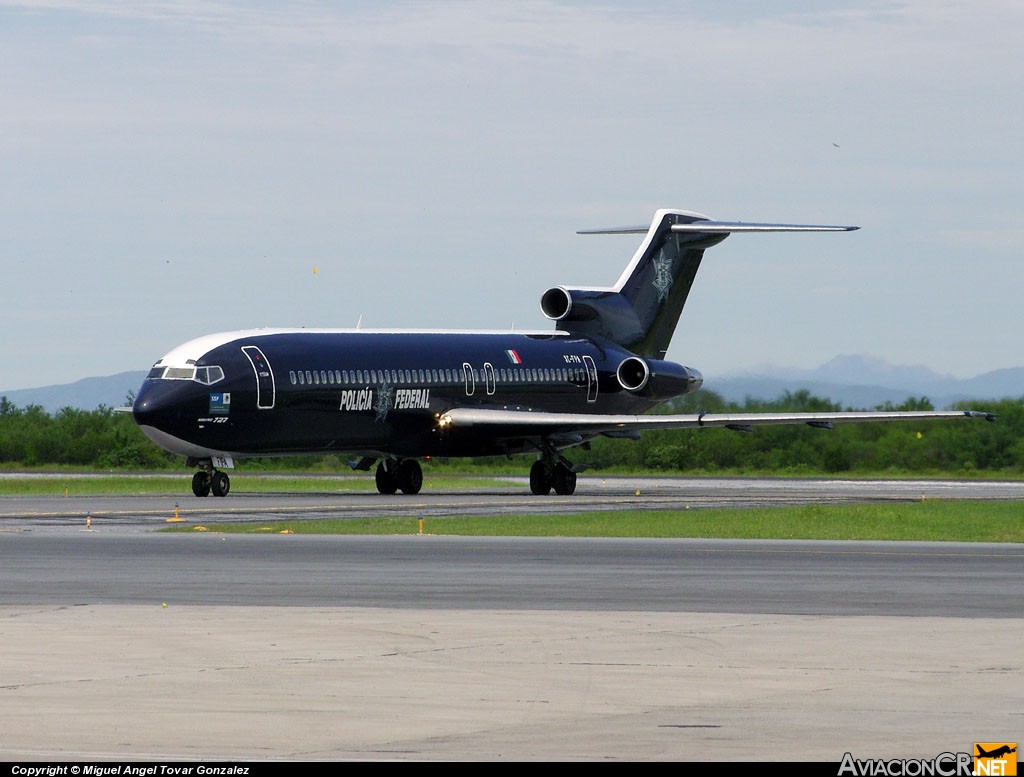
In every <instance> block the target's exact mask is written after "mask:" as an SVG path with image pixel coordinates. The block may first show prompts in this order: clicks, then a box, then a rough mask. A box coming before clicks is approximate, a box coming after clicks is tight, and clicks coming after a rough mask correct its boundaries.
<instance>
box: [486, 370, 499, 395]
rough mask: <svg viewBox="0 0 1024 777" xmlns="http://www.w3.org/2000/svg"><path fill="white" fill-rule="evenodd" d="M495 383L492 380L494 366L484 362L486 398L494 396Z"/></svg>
mask: <svg viewBox="0 0 1024 777" xmlns="http://www.w3.org/2000/svg"><path fill="white" fill-rule="evenodd" d="M496 383H497V382H496V381H495V379H494V365H493V364H491V363H490V362H484V386H486V387H487V396H489V397H491V396H494V389H495V388H496Z"/></svg>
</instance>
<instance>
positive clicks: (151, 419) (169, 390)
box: [132, 380, 188, 428]
mask: <svg viewBox="0 0 1024 777" xmlns="http://www.w3.org/2000/svg"><path fill="white" fill-rule="evenodd" d="M187 388H188V384H187V382H185V381H155V380H147V381H146V382H145V383H143V384H142V387H141V388H140V389H139V393H138V394H136V395H135V402H134V404H133V405H132V416H133V417H134V418H135V423H137V424H138V425H139V426H155V427H157V428H160V427H162V426H163V425H164V424H166V423H167V422H168V421H171V420H173V419H174V418H175V417H176V416H177V415H178V411H179V410H180V409H181V404H182V401H183V400H184V399H185V397H184V396H183V395H182V392H183V390H186V389H187Z"/></svg>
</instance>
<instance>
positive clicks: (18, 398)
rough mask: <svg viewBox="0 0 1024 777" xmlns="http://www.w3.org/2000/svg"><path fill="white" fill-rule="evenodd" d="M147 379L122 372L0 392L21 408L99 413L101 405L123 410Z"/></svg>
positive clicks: (141, 374) (141, 375)
mask: <svg viewBox="0 0 1024 777" xmlns="http://www.w3.org/2000/svg"><path fill="white" fill-rule="evenodd" d="M145 377H146V373H145V372H121V373H118V374H117V375H108V376H107V377H105V378H83V379H82V380H79V381H75V382H74V383H65V384H63V385H60V386H43V387H41V388H30V389H17V390H16V391H0V396H5V397H7V399H8V401H10V402H11V404H13V405H15V406H17V407H27V406H29V405H39V406H41V407H42V408H43V409H44V410H46V412H48V413H55V412H57V411H58V410H60V409H61V408H62V407H74V408H78V409H80V410H95V409H96V408H98V407H99V406H100V405H106V406H107V407H119V406H121V405H124V404H126V403H127V401H128V394H129V393H131V394H133V395H134V394H135V393H136V392H137V391H138V390H139V386H141V385H142V381H143V379H144V378H145Z"/></svg>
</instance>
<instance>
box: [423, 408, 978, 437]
mask: <svg viewBox="0 0 1024 777" xmlns="http://www.w3.org/2000/svg"><path fill="white" fill-rule="evenodd" d="M942 418H946V419H949V418H984V419H985V420H986V421H995V420H996V416H995V415H993V414H992V413H986V412H984V411H980V410H912V411H888V410H873V411H846V412H835V413H692V414H685V415H597V414H589V413H544V412H532V411H527V410H494V409H489V408H472V407H458V408H452V409H451V410H449V411H447V412H446V413H444V414H442V416H441V417H440V419H439V424H440V425H441V426H442V427H444V428H448V427H472V426H478V427H479V426H484V427H491V428H493V429H496V430H497V429H500V430H501V431H502V432H503V433H505V434H509V435H518V434H522V435H524V436H531V437H532V436H535V435H540V436H547V435H562V434H571V433H577V434H610V435H611V436H615V435H616V434H617V433H619V434H621V433H625V432H630V431H643V430H644V429H697V428H703V427H725V428H727V429H734V430H737V431H753V427H755V426H771V425H783V424H807V425H809V426H815V427H821V428H831V427H832V425H833V424H841V423H878V422H885V421H918V420H932V419H942Z"/></svg>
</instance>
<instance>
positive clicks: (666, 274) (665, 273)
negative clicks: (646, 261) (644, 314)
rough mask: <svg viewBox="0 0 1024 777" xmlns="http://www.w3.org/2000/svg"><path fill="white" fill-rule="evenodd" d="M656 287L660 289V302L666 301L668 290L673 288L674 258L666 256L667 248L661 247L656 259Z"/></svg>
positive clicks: (654, 282)
mask: <svg viewBox="0 0 1024 777" xmlns="http://www.w3.org/2000/svg"><path fill="white" fill-rule="evenodd" d="M653 264H654V281H652V283H653V285H654V288H656V289H657V290H658V302H664V301H665V298H666V297H668V291H669V289H671V288H672V260H671V259H669V258H668V257H667V256H665V249H664V248H663V249H661V253H660V254H658V258H657V259H655V260H654V262H653Z"/></svg>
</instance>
